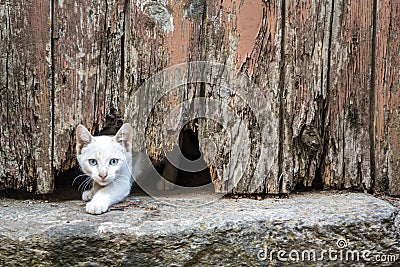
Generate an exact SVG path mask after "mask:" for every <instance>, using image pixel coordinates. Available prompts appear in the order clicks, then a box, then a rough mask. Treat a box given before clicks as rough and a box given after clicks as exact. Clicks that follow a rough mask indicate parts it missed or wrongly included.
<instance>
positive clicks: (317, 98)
mask: <svg viewBox="0 0 400 267" xmlns="http://www.w3.org/2000/svg"><path fill="white" fill-rule="evenodd" d="M286 10H287V11H286V14H287V16H286V20H285V27H286V30H285V33H286V35H285V37H284V38H285V77H284V78H285V80H284V84H285V87H284V99H285V101H284V103H283V105H284V111H285V114H284V118H283V119H284V131H283V141H282V142H283V146H282V148H283V161H282V163H283V167H282V185H281V192H285V193H289V192H291V191H292V190H293V189H294V187H295V186H296V185H298V184H300V185H304V186H307V187H311V186H312V184H313V182H315V180H316V176H318V175H320V164H321V160H322V157H323V145H324V141H323V136H324V127H325V116H326V114H325V112H324V110H325V108H326V105H327V91H328V88H327V87H328V78H329V74H328V70H329V66H328V65H329V48H330V45H331V44H330V33H331V27H332V25H331V18H332V16H333V13H332V1H328V0H308V1H286ZM317 178H318V177H317Z"/></svg>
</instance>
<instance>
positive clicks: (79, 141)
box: [76, 124, 93, 155]
mask: <svg viewBox="0 0 400 267" xmlns="http://www.w3.org/2000/svg"><path fill="white" fill-rule="evenodd" d="M92 140H93V137H92V135H91V134H90V132H89V131H88V130H87V129H86V127H85V126H83V125H82V124H79V125H78V126H77V127H76V154H77V155H80V154H81V150H82V148H83V147H84V146H85V145H87V144H90V143H91V142H92Z"/></svg>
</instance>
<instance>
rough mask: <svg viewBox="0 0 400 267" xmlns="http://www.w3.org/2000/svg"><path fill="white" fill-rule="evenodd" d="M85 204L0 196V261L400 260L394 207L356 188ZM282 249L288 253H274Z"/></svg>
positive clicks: (88, 263) (113, 263) (128, 263)
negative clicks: (203, 200)
mask: <svg viewBox="0 0 400 267" xmlns="http://www.w3.org/2000/svg"><path fill="white" fill-rule="evenodd" d="M199 197H207V196H201V195H200V196H199ZM168 198H169V199H168V200H171V199H174V197H173V196H170V197H168ZM161 200H162V199H161ZM174 200H175V201H176V203H179V199H178V198H176V199H174ZM84 204H85V203H84V202H83V201H65V202H43V201H33V200H31V201H26V200H25V201H19V200H10V199H1V200H0V244H1V246H0V265H1V266H35V265H36V266H200V265H201V266H204V265H223V266H240V265H241V266H275V265H279V266H308V265H324V266H342V265H343V266H349V265H350V266H374V264H375V266H376V262H375V263H373V262H372V261H371V260H373V261H376V260H378V259H377V258H376V257H377V255H381V256H383V255H385V256H386V259H387V260H386V262H380V263H379V265H381V266H390V265H395V264H400V259H399V253H400V241H399V239H398V236H397V232H396V227H395V223H394V222H395V218H396V215H397V212H398V209H397V208H396V207H394V206H392V205H391V204H390V203H388V202H385V201H383V200H380V199H377V198H375V197H373V196H370V195H367V194H362V193H307V194H299V195H291V196H290V198H285V199H275V198H270V199H265V200H250V199H219V200H217V201H215V202H213V203H211V204H209V205H203V206H200V207H192V208H178V207H174V206H170V205H167V204H165V203H163V202H160V201H159V200H156V199H153V198H151V197H147V196H130V197H129V198H128V200H127V202H125V203H123V204H121V205H117V206H115V207H113V208H112V210H111V211H110V212H108V213H106V214H103V215H100V216H93V215H89V214H86V213H85V212H84ZM338 242H339V244H338ZM340 242H341V243H340ZM279 250H281V251H284V252H285V253H286V254H284V255H282V254H283V253H284V252H280V253H281V254H280V255H281V257H280V259H278V251H279ZM325 250H326V252H324V251H325ZM349 251H350V252H349ZM368 251H370V252H371V254H369V255H368V257H366V258H363V257H362V256H363V255H361V254H362V253H363V252H368ZM265 252H266V253H265ZM329 252H330V253H331V255H328V253H329ZM271 253H272V254H271ZM307 253H315V254H316V258H315V261H314V259H313V258H312V257H311V258H310V259H311V261H307V260H308V256H307ZM354 253H359V261H356V258H355V257H356V254H354ZM346 254H348V255H347V256H346ZM302 255H303V258H304V260H306V261H303V258H302ZM392 255H393V256H392ZM335 256H336V259H335ZM352 256H353V258H351V257H352ZM389 256H391V258H390V259H388V257H389ZM290 257H291V258H290ZM296 257H298V259H299V261H295V259H296ZM393 257H396V262H397V263H393ZM285 259H286V260H287V261H282V260H285ZM380 259H381V258H380ZM380 259H379V260H380ZM368 260H370V261H368Z"/></svg>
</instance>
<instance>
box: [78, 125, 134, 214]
mask: <svg viewBox="0 0 400 267" xmlns="http://www.w3.org/2000/svg"><path fill="white" fill-rule="evenodd" d="M132 132H133V130H132V127H131V126H130V124H129V123H125V124H124V125H122V127H121V129H119V131H118V132H117V134H116V135H115V136H96V137H94V136H92V135H91V134H90V132H89V131H88V130H87V129H86V128H85V126H83V125H78V127H77V128H76V153H77V159H78V162H79V166H80V167H81V169H82V171H83V172H84V173H85V174H87V175H89V176H90V178H91V179H92V180H93V186H92V188H91V189H90V190H87V191H85V192H83V194H82V199H83V200H85V201H89V200H90V201H89V202H88V203H87V204H86V212H88V213H91V214H101V213H104V212H106V211H107V210H108V208H109V207H110V206H111V205H112V204H115V203H118V202H120V201H122V200H123V199H124V198H125V197H126V196H128V194H129V193H130V189H131V185H132V179H131V168H132Z"/></svg>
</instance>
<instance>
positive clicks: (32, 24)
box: [0, 0, 54, 193]
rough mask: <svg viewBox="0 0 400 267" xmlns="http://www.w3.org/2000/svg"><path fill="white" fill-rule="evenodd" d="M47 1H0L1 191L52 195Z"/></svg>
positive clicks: (48, 18) (48, 9) (48, 13)
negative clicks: (13, 190)
mask: <svg viewBox="0 0 400 267" xmlns="http://www.w3.org/2000/svg"><path fill="white" fill-rule="evenodd" d="M49 21H50V2H49V1H34V2H31V1H24V0H16V1H11V2H10V1H6V2H5V1H1V2H0V70H1V71H0V116H1V122H0V189H24V190H26V191H29V192H32V191H35V192H37V193H49V192H51V191H52V190H53V186H54V181H53V172H52V129H51V125H52V124H51V119H52V117H51V95H52V92H51V81H50V73H51V72H50V67H51V61H50V24H49Z"/></svg>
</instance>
